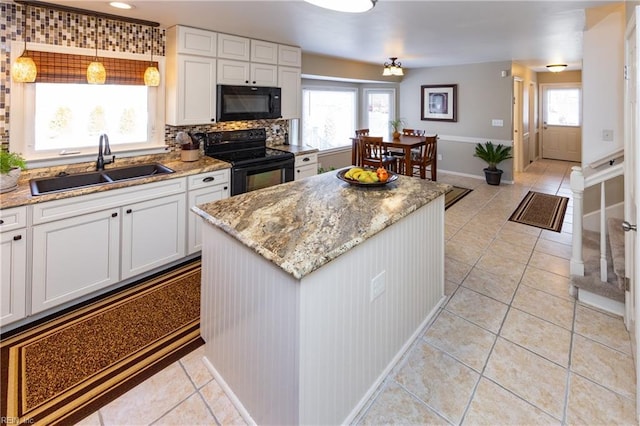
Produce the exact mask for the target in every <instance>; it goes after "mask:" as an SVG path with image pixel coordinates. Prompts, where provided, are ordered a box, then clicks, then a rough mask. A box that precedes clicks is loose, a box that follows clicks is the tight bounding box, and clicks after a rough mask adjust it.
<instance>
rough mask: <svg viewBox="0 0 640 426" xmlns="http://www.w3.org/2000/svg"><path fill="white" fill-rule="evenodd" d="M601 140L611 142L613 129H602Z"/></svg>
mask: <svg viewBox="0 0 640 426" xmlns="http://www.w3.org/2000/svg"><path fill="white" fill-rule="evenodd" d="M602 140H603V141H605V142H613V130H603V131H602Z"/></svg>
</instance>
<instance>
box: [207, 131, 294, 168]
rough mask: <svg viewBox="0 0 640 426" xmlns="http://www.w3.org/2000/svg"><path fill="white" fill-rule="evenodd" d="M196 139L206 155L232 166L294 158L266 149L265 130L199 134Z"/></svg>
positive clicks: (282, 152) (288, 153)
mask: <svg viewBox="0 0 640 426" xmlns="http://www.w3.org/2000/svg"><path fill="white" fill-rule="evenodd" d="M197 137H199V138H201V139H203V140H204V152H205V154H206V155H208V156H209V157H213V158H217V159H218V160H222V161H226V162H228V163H231V164H233V165H234V166H238V165H246V164H253V163H266V162H271V161H278V160H282V159H287V158H293V157H294V155H293V154H292V153H290V152H286V151H280V150H277V149H273V148H267V145H266V141H267V132H266V130H265V129H248V130H229V131H223V132H209V133H206V134H205V133H199V134H197Z"/></svg>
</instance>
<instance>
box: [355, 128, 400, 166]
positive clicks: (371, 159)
mask: <svg viewBox="0 0 640 426" xmlns="http://www.w3.org/2000/svg"><path fill="white" fill-rule="evenodd" d="M358 142H359V145H360V164H361V165H363V166H370V167H376V168H377V167H384V168H387V169H390V170H393V171H396V170H397V167H396V164H397V159H396V158H394V157H391V156H385V153H384V147H383V146H382V136H361V137H360V138H359V141H358Z"/></svg>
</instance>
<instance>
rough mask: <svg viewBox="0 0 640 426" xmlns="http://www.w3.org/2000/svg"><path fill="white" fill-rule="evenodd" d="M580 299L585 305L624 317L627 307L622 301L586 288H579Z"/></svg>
mask: <svg viewBox="0 0 640 426" xmlns="http://www.w3.org/2000/svg"><path fill="white" fill-rule="evenodd" d="M578 300H579V301H580V302H582V303H584V304H585V305H589V306H593V307H594V308H598V309H600V310H603V311H606V312H610V313H612V314H615V315H619V316H621V317H624V313H625V307H624V303H622V302H618V301H616V300H611V299H609V298H607V297H602V296H600V295H597V294H595V293H591V292H590V291H587V290H584V289H578Z"/></svg>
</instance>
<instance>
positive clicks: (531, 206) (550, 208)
mask: <svg viewBox="0 0 640 426" xmlns="http://www.w3.org/2000/svg"><path fill="white" fill-rule="evenodd" d="M568 203H569V199H568V198H567V197H560V196H557V195H550V194H543V193H540V192H535V191H529V193H528V194H527V195H526V196H525V197H524V198H523V199H522V201H520V205H519V206H518V208H517V209H516V210H515V211H514V212H513V214H512V215H511V217H510V218H509V220H510V221H512V222H518V223H523V224H525V225H531V226H535V227H537V228H542V229H548V230H549V231H555V232H561V231H562V222H563V221H564V214H565V212H566V211H567V204H568Z"/></svg>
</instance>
